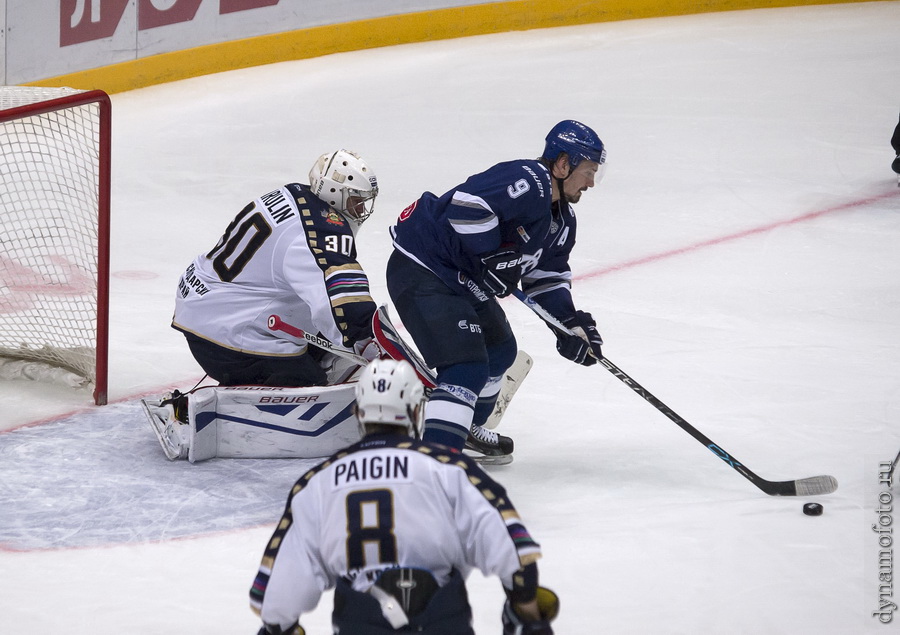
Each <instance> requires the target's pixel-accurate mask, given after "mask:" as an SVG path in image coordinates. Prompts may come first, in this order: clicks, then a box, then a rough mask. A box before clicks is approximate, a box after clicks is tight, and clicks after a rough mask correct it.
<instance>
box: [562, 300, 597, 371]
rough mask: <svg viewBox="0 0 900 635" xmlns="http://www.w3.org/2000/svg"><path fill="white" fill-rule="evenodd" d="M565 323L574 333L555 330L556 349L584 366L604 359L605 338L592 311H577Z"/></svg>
mask: <svg viewBox="0 0 900 635" xmlns="http://www.w3.org/2000/svg"><path fill="white" fill-rule="evenodd" d="M563 324H564V325H565V326H566V327H568V329H569V330H570V331H572V333H571V334H569V333H563V332H562V331H555V333H556V350H557V351H559V354H560V355H562V356H563V357H565V358H566V359H568V360H571V361H573V362H575V363H576V364H581V365H582V366H593V365H594V364H596V363H597V360H599V359H602V357H603V352H602V351H601V346H603V338H602V337H600V333H599V331H597V323H596V322H594V318H593V317H591V314H590V313H587V312H585V311H576V312H575V315H574V316H572V317H570V318H569V319H568V320H565V321H564V322H563Z"/></svg>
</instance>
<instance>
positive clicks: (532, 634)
mask: <svg viewBox="0 0 900 635" xmlns="http://www.w3.org/2000/svg"><path fill="white" fill-rule="evenodd" d="M534 601H535V603H536V604H537V612H538V613H539V614H540V617H539V618H537V619H528V618H525V617H522V615H521V611H520V610H516V605H513V604H512V603H511V602H510V601H509V600H506V603H505V604H504V605H503V614H502V616H501V619H502V621H503V635H553V628H552V627H551V626H550V622H552V621H553V620H555V619H556V616H557V615H559V597H558V596H557V595H556V593H554V592H553V591H551V590H550V589H547V588H544V587H538V589H537V594H536V595H535V600H534ZM518 606H521V605H518Z"/></svg>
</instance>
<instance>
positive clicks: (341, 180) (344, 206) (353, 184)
mask: <svg viewBox="0 0 900 635" xmlns="http://www.w3.org/2000/svg"><path fill="white" fill-rule="evenodd" d="M309 187H310V189H311V190H312V192H313V194H315V195H316V196H318V197H319V198H320V199H322V200H323V201H324V202H325V203H327V204H328V205H330V206H331V207H333V208H334V209H336V210H337V211H338V212H340V213H341V214H342V215H343V216H344V217H345V218H346V219H347V220H348V221H351V222H352V223H353V225H354V229H356V228H359V226H360V225H362V224H363V221H365V220H366V219H367V218H368V217H369V216H371V215H372V212H373V211H375V197H376V196H378V180H377V179H376V178H375V172H373V171H372V168H370V167H369V166H368V164H366V162H365V161H363V160H362V159H361V158H360V157H359V155H357V154H356V153H354V152H350V151H348V150H338V151H337V152H329V153H326V154H323V155H322V156H320V157H319V158H318V160H317V161H316V162H315V164H314V165H313V166H312V169H311V170H310V171H309Z"/></svg>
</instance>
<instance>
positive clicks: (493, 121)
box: [0, 1, 900, 635]
mask: <svg viewBox="0 0 900 635" xmlns="http://www.w3.org/2000/svg"><path fill="white" fill-rule="evenodd" d="M898 110H900V2H896V1H895V2H873V3H865V4H853V5H832V6H821V7H808V8H796V9H779V10H757V11H749V12H735V13H723V14H714V15H700V16H692V17H681V18H667V19H652V20H640V21H630V22H619V23H609V24H598V25H589V26H581V27H570V28H560V29H547V30H539V31H530V32H520V33H509V34H501V35H492V36H485V37H475V38H468V39H460V40H453V41H445V42H433V43H426V44H417V45H409V46H400V47H395V48H386V49H377V50H370V51H364V52H358V53H348V54H342V55H335V56H330V57H326V58H320V59H313V60H308V61H300V62H289V63H283V64H276V65H272V66H268V67H262V68H255V69H249V70H241V71H234V72H229V73H224V74H221V75H216V76H210V77H201V78H197V79H193V80H188V81H183V82H178V83H173V84H169V85H163V86H158V87H153V88H147V89H143V90H137V91H133V92H130V93H124V94H120V95H114V96H113V112H114V150H113V151H114V172H113V188H114V191H113V226H112V306H111V330H112V333H111V340H110V349H111V376H110V400H111V402H112V403H111V405H109V406H106V407H103V408H95V407H92V406H91V405H90V392H89V391H88V390H76V389H71V388H67V387H63V386H56V385H48V384H40V383H35V382H28V381H25V380H15V381H6V382H0V409H2V413H3V417H2V423H0V427H2V428H3V429H6V430H9V431H8V432H6V433H3V434H0V508H2V512H0V597H2V600H0V633H9V634H11V635H12V634H16V633H66V635H121V634H123V633H126V634H129V635H158V634H161V633H204V634H209V635H224V634H226V633H227V634H234V635H239V634H243V635H247V634H250V633H255V631H256V629H257V628H258V623H257V618H256V617H255V616H254V615H253V614H252V613H251V611H250V609H249V607H248V599H247V592H248V590H249V587H250V584H251V582H252V580H253V577H254V575H255V572H256V568H257V565H258V563H259V558H260V556H261V554H262V549H263V546H264V544H265V542H266V540H267V539H268V537H269V535H270V532H271V530H272V527H273V525H274V523H275V521H276V520H277V518H278V516H279V514H280V512H281V508H282V506H283V503H284V500H285V497H286V495H287V490H288V487H289V484H290V483H292V482H293V480H294V479H295V478H296V477H298V476H299V475H300V473H301V472H302V471H303V465H302V464H300V463H298V462H291V461H230V460H216V461H209V462H206V463H199V464H196V465H190V464H187V463H185V462H181V463H170V462H168V461H167V460H166V459H165V457H164V455H163V453H162V450H161V449H160V448H159V446H158V444H157V441H156V438H155V437H154V436H153V433H152V432H151V430H150V428H149V426H148V425H147V423H146V422H145V421H144V420H143V418H142V416H141V414H140V412H139V409H138V406H137V404H138V398H139V397H140V396H142V395H146V394H157V393H160V392H163V391H164V390H167V389H169V388H172V387H178V388H181V389H187V388H190V387H191V386H192V385H193V384H194V383H195V382H196V381H197V380H198V379H199V378H200V376H201V374H202V373H201V372H200V370H199V368H198V367H197V366H196V364H195V363H194V362H193V360H192V358H191V356H190V355H189V353H188V350H187V346H186V345H185V343H184V341H183V339H182V337H181V335H179V334H178V333H177V332H175V331H173V330H172V329H171V328H170V327H169V321H170V318H171V313H172V308H173V302H174V293H175V286H176V283H177V280H178V277H179V275H180V273H181V271H182V270H183V269H184V267H185V266H186V265H187V264H188V263H189V261H190V260H191V258H192V257H193V256H194V255H195V254H197V253H200V252H202V251H207V250H208V249H210V248H211V247H212V246H213V245H214V244H215V243H216V241H217V239H218V238H219V236H220V235H221V233H222V232H223V230H224V228H225V226H226V225H227V223H228V222H229V221H230V220H231V218H232V217H233V216H234V215H235V214H236V213H237V212H238V211H239V210H240V209H241V208H242V207H243V206H244V204H245V203H246V202H248V201H249V200H251V199H252V198H254V197H255V196H256V195H258V194H260V193H263V192H266V191H269V190H270V189H272V188H274V187H277V186H279V185H282V184H284V183H287V182H290V181H295V180H296V181H301V182H305V181H306V179H307V176H306V175H307V172H308V170H309V167H310V165H311V164H312V162H313V161H314V159H315V157H317V156H318V155H319V154H320V153H322V152H325V151H327V150H331V149H336V148H339V147H342V146H343V147H348V148H351V149H355V150H357V151H359V152H360V153H361V154H362V155H363V156H364V157H366V159H367V160H368V161H369V162H370V164H371V165H372V166H373V167H374V168H375V171H376V172H377V174H378V177H379V182H380V186H381V191H382V194H381V196H380V197H379V198H378V201H377V204H376V212H375V215H374V216H373V217H372V219H370V220H369V221H368V223H367V224H366V226H365V227H364V228H363V229H362V232H361V234H360V240H359V243H360V254H361V258H360V259H361V261H362V263H363V264H364V265H365V266H366V268H367V271H368V272H369V275H370V278H371V282H372V286H373V293H374V295H375V297H376V299H377V300H379V301H384V302H386V301H388V296H387V292H386V289H385V285H384V274H383V271H384V265H385V263H386V261H387V257H388V255H389V253H390V243H389V239H388V232H387V227H388V226H389V225H390V224H391V223H392V221H393V219H394V218H395V216H396V215H397V214H398V213H399V211H400V210H402V209H403V208H404V207H405V206H406V205H407V204H408V203H410V202H411V201H413V200H414V199H415V198H416V197H418V195H419V194H420V193H421V192H422V191H424V190H431V191H434V192H437V193H442V192H444V191H445V190H446V189H449V188H450V187H452V186H454V185H456V184H457V183H459V182H461V181H462V180H464V179H465V178H466V177H467V176H468V175H469V174H472V173H474V172H477V171H480V170H482V169H484V168H487V167H489V166H490V165H492V164H493V163H496V162H498V161H501V160H506V159H513V158H521V157H535V156H537V154H538V153H539V152H540V150H541V148H542V146H543V137H544V135H545V134H546V132H547V131H548V130H549V129H550V127H551V126H552V125H553V124H555V123H556V122H557V121H558V120H560V119H567V118H574V119H579V120H581V121H584V122H585V123H587V124H589V125H591V126H593V127H594V128H595V129H596V130H597V131H598V133H599V134H600V136H601V137H602V139H603V140H604V142H605V143H606V144H607V148H608V152H609V166H608V171H607V174H606V179H605V180H604V181H603V182H602V184H601V185H600V186H599V187H597V188H595V189H594V190H592V191H589V192H588V193H586V194H585V195H584V197H583V198H582V201H581V202H580V203H579V204H578V206H577V208H576V209H577V212H578V214H579V223H580V224H579V243H578V245H577V246H576V248H575V253H574V257H573V260H572V263H571V264H572V268H573V271H574V274H575V287H574V294H575V297H576V302H577V304H578V305H579V307H580V308H583V309H585V310H588V311H591V312H592V313H593V314H594V316H595V317H596V318H597V321H598V323H599V324H600V331H601V333H602V334H603V336H604V339H605V340H606V345H605V347H604V351H605V353H606V354H607V355H608V356H609V358H610V359H611V360H613V361H614V362H615V363H616V364H618V365H619V366H621V367H622V369H623V370H625V371H626V372H627V373H629V374H630V375H632V376H633V377H634V378H635V379H636V380H637V381H638V382H640V383H641V384H643V385H644V386H645V387H646V388H647V389H649V390H650V391H651V392H653V393H654V394H655V395H656V396H657V397H659V398H660V399H662V400H663V401H664V402H665V403H666V404H668V405H669V406H670V407H671V408H672V409H674V410H675V411H676V412H677V413H678V414H680V415H681V416H683V417H684V418H685V419H687V420H688V421H689V422H690V423H692V424H693V425H694V426H695V427H697V428H699V429H700V430H701V431H702V432H704V433H705V434H706V435H707V436H709V437H710V438H712V439H713V440H714V441H715V442H716V443H718V444H719V445H720V446H722V447H723V448H725V449H726V450H727V451H728V452H730V453H731V454H733V455H735V456H736V457H738V458H739V459H740V460H741V461H743V462H745V463H746V464H747V466H748V467H750V469H752V470H753V471H754V472H756V473H757V474H759V475H760V476H763V477H764V478H767V479H770V480H788V479H795V478H801V477H808V476H814V475H818V474H832V475H834V476H835V477H836V478H837V479H838V481H839V483H840V487H839V489H838V490H837V492H836V493H834V494H831V495H828V496H822V497H819V498H817V499H815V500H817V501H818V502H820V503H822V504H824V507H825V513H824V515H823V516H821V517H817V518H813V517H807V516H804V515H803V514H802V513H801V506H802V504H803V503H804V502H806V501H807V500H808V499H802V498H775V497H769V496H766V495H765V494H763V493H762V492H761V491H760V490H758V489H757V488H756V487H754V486H753V485H752V484H751V483H750V482H749V481H748V480H746V479H744V478H743V477H741V476H740V475H739V474H738V473H737V472H735V471H734V470H732V469H730V468H729V466H728V465H726V464H725V463H723V462H722V461H720V460H718V459H717V458H716V457H715V456H714V455H713V454H711V453H710V452H709V451H707V450H706V449H704V448H703V447H702V446H701V445H700V444H699V443H697V441H695V440H694V439H692V438H691V437H689V436H688V435H687V434H686V433H685V432H684V431H682V430H681V429H679V428H678V427H677V426H676V425H675V424H673V423H672V422H671V421H669V420H668V419H666V418H665V417H664V416H663V415H662V414H661V413H660V412H658V411H657V410H655V409H654V408H653V407H652V406H651V405H650V404H648V403H647V402H645V401H644V400H642V399H640V398H639V397H638V396H637V395H635V394H634V393H633V392H632V391H631V390H629V389H628V387H627V386H625V385H623V384H622V383H621V382H620V381H618V380H617V379H616V378H615V377H613V376H612V375H611V374H610V373H608V372H606V371H605V370H603V369H602V368H600V367H593V368H582V367H578V366H575V365H574V364H571V363H569V362H567V361H565V360H564V359H562V358H561V357H559V356H558V355H557V353H556V351H555V349H554V346H553V342H554V340H553V337H552V336H551V334H550V333H549V332H548V330H547V329H546V327H544V326H543V324H542V323H540V321H539V320H538V319H537V318H536V317H535V316H534V315H533V314H532V313H530V311H528V310H527V309H526V308H525V307H524V306H523V305H521V304H520V303H518V302H517V301H516V300H514V299H506V300H504V301H503V306H504V307H505V308H506V309H507V313H508V315H509V318H510V321H511V322H512V324H513V327H514V329H515V331H516V334H517V336H518V338H519V344H520V347H521V348H523V349H525V350H527V351H528V352H529V353H531V355H532V356H533V357H534V359H535V367H534V370H533V372H532V374H531V375H530V376H529V378H528V379H527V381H526V383H525V384H524V387H523V388H522V390H521V391H520V393H519V394H518V395H517V397H516V399H515V401H514V402H513V404H512V406H511V407H510V410H509V412H508V414H507V416H506V418H505V419H504V421H503V422H502V424H501V427H500V429H499V430H500V431H502V432H504V433H506V434H509V435H510V436H513V437H514V438H515V440H516V447H517V450H516V460H515V462H514V463H513V464H512V465H510V466H508V467H505V468H496V469H494V470H493V471H492V473H493V474H494V475H496V476H497V477H498V479H499V480H501V482H502V483H503V484H504V485H506V487H507V488H508V490H509V492H510V495H511V497H512V499H513V500H514V501H515V503H516V505H517V507H518V508H519V510H520V512H521V513H522V515H523V517H524V519H525V520H526V522H527V524H528V527H529V529H530V530H531V532H532V534H533V535H534V536H535V538H536V539H537V540H538V541H539V542H540V543H541V544H542V546H543V549H544V559H543V561H542V581H543V583H544V584H545V585H546V586H549V587H551V588H553V589H555V590H556V591H557V592H558V593H559V595H560V597H561V601H562V611H561V615H560V617H559V619H558V621H557V622H556V632H557V633H560V634H563V635H575V634H578V635H588V634H594V633H616V634H620V633H621V634H629V633H635V634H676V633H677V634H696V633H742V634H743V633H746V634H781V633H784V634H792V635H793V634H797V633H817V634H822V633H826V634H841V635H843V634H850V633H888V632H896V629H897V624H898V623H900V610H898V609H893V613H890V612H886V613H884V614H883V616H884V617H885V619H887V617H889V616H892V617H893V622H891V623H890V624H889V625H885V624H881V623H880V622H879V620H878V618H877V617H875V616H873V613H875V612H877V611H879V610H881V606H882V603H881V602H880V598H879V588H878V587H879V562H878V558H879V544H878V534H876V533H875V532H874V531H873V530H872V526H873V525H874V524H876V523H878V522H879V520H880V521H881V522H882V524H883V525H884V526H885V527H886V528H887V529H888V530H894V533H891V534H889V533H886V532H885V533H884V534H882V535H887V536H888V537H891V538H893V537H895V536H896V537H897V538H898V539H900V490H898V489H897V488H895V489H893V490H890V489H889V488H888V487H887V486H886V485H885V484H883V483H880V482H879V470H880V466H881V464H882V463H884V462H889V461H890V460H891V459H892V458H893V457H894V455H895V454H896V453H897V451H898V450H900V188H898V187H897V179H896V176H895V175H894V174H893V173H892V172H891V170H890V163H891V160H892V159H893V156H894V155H893V153H892V151H891V148H890V145H889V139H890V136H891V133H892V131H893V129H894V126H895V125H896V123H897V117H898ZM879 496H881V497H882V499H883V500H886V499H888V498H891V499H892V500H891V501H890V502H889V503H887V506H888V507H890V508H891V509H890V510H889V511H888V510H885V508H882V509H883V510H884V511H882V512H881V513H879V512H877V511H876V509H877V508H878V506H879ZM887 523H891V524H890V525H888V524H887ZM898 552H900V542H898V546H897V548H894V549H893V553H895V554H896V553H898ZM893 567H900V564H898V558H896V556H895V557H894V561H893V563H891V567H889V568H888V569H884V568H883V571H882V572H891V573H893V574H894V577H896V576H897V575H898V573H897V571H895V570H894V569H893ZM469 591H470V596H471V601H472V604H473V608H474V611H475V619H476V629H477V632H478V633H479V635H489V634H492V633H498V632H499V631H500V619H499V612H500V607H501V604H502V592H501V589H500V584H499V582H497V581H496V580H495V579H484V578H483V577H481V576H479V575H477V574H476V575H474V576H473V577H472V578H470V581H469ZM881 594H882V599H883V600H891V601H892V602H894V603H897V604H900V581H894V582H892V583H891V584H890V585H888V584H884V586H883V587H882V589H881ZM330 605H331V596H330V595H327V596H326V597H325V598H324V599H323V601H322V603H321V604H320V606H319V609H318V610H317V611H316V612H315V613H313V614H311V615H308V616H306V617H304V619H303V620H302V623H303V624H304V626H305V627H306V629H307V632H308V633H310V635H319V634H324V633H327V632H330V630H329V613H330ZM890 609H891V606H888V607H887V609H885V610H886V611H889V610H890Z"/></svg>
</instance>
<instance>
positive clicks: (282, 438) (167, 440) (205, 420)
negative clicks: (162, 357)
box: [144, 384, 362, 463]
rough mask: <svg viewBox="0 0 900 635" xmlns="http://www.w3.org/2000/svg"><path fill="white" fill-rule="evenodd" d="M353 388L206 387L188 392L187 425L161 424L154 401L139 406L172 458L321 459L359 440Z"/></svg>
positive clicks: (191, 459) (342, 385)
mask: <svg viewBox="0 0 900 635" xmlns="http://www.w3.org/2000/svg"><path fill="white" fill-rule="evenodd" d="M355 389H356V386H355V385H354V384H341V385H338V386H312V387H307V388H270V387H264V386H207V387H203V388H198V389H196V390H194V391H192V392H191V393H190V394H189V396H188V423H187V424H180V426H179V427H177V428H176V427H175V426H174V424H171V421H168V420H167V421H166V423H163V421H162V414H163V413H162V412H161V409H163V410H165V408H164V407H163V406H160V405H159V402H155V403H154V402H149V401H145V402H144V405H145V408H144V409H145V412H146V414H147V416H148V418H149V419H150V423H151V426H152V427H153V429H154V432H155V433H156V435H157V438H158V439H159V440H160V444H161V445H162V446H163V451H165V453H166V456H167V457H169V458H170V459H172V460H174V459H183V458H187V459H188V461H190V462H191V463H194V462H197V461H203V460H206V459H211V458H214V457H219V458H247V459H272V458H324V457H328V456H331V455H332V454H334V453H335V452H338V451H339V450H341V449H343V448H345V447H347V446H348V445H351V444H353V443H356V442H357V441H359V440H360V439H361V438H362V431H361V429H360V426H359V422H358V421H357V420H356V417H355V416H354V415H353V402H354V397H355ZM172 419H173V420H174V416H173V417H172ZM175 421H176V422H177V420H175ZM179 423H180V422H179ZM170 424H171V425H170ZM175 432H177V433H178V435H177V437H176V436H175V434H174V433H175Z"/></svg>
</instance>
